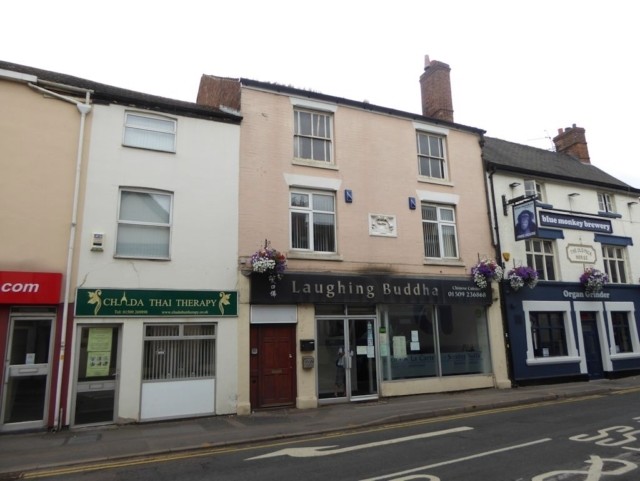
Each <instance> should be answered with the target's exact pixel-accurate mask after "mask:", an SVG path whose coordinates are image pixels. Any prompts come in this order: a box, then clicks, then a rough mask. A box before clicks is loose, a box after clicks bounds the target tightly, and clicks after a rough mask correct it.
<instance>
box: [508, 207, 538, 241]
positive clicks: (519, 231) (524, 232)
mask: <svg viewBox="0 0 640 481" xmlns="http://www.w3.org/2000/svg"><path fill="white" fill-rule="evenodd" d="M513 230H514V232H515V235H516V240H523V239H528V238H529V237H535V236H537V235H538V224H537V223H536V206H535V203H534V201H529V202H525V203H523V204H518V205H514V206H513Z"/></svg>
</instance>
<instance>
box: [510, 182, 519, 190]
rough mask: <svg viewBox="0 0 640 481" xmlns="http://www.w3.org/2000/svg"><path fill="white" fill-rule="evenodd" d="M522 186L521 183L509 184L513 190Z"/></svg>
mask: <svg viewBox="0 0 640 481" xmlns="http://www.w3.org/2000/svg"><path fill="white" fill-rule="evenodd" d="M519 185H520V182H511V183H510V184H509V187H511V188H512V189H515V188H516V187H518V186H519Z"/></svg>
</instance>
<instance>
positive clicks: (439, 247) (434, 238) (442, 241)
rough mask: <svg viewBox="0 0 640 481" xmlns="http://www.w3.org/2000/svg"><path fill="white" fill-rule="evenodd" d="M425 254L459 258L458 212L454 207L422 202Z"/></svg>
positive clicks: (427, 255)
mask: <svg viewBox="0 0 640 481" xmlns="http://www.w3.org/2000/svg"><path fill="white" fill-rule="evenodd" d="M422 237H423V240H424V256H425V257H431V258H446V259H457V258H458V236H457V232H456V212H455V209H454V208H453V207H450V206H439V205H432V204H422Z"/></svg>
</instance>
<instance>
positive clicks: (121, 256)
mask: <svg viewBox="0 0 640 481" xmlns="http://www.w3.org/2000/svg"><path fill="white" fill-rule="evenodd" d="M113 258H114V259H124V260H132V261H160V262H168V261H170V260H171V258H170V257H134V256H123V255H118V254H114V255H113Z"/></svg>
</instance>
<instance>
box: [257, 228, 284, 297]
mask: <svg viewBox="0 0 640 481" xmlns="http://www.w3.org/2000/svg"><path fill="white" fill-rule="evenodd" d="M286 268H287V257H286V256H285V255H284V254H283V253H282V252H280V251H278V250H276V249H274V248H273V247H271V243H270V242H269V241H267V240H265V241H264V247H263V248H261V249H258V250H257V251H256V252H254V254H253V255H252V256H251V271H252V272H255V273H256V274H261V275H264V276H266V277H267V279H268V280H269V286H270V289H271V291H270V292H269V294H270V295H271V297H276V295H277V292H276V283H277V281H279V280H281V279H282V277H283V276H284V271H285V269H286Z"/></svg>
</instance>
